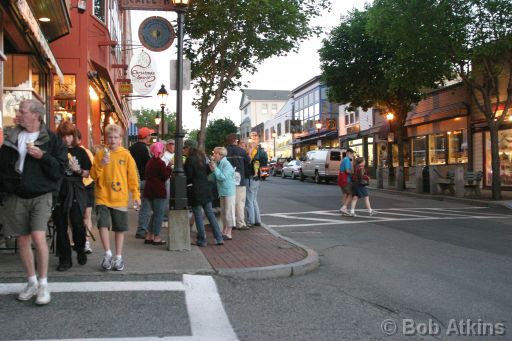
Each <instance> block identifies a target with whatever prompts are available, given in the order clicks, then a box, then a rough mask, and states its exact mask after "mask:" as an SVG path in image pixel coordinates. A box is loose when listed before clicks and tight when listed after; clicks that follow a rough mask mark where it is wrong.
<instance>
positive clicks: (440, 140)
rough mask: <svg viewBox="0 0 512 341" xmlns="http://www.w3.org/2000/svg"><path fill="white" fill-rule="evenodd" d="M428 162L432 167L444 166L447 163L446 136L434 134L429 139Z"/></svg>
mask: <svg viewBox="0 0 512 341" xmlns="http://www.w3.org/2000/svg"><path fill="white" fill-rule="evenodd" d="M428 158H429V159H428V161H429V164H430V165H444V164H445V163H446V136H445V134H432V135H429V137H428Z"/></svg>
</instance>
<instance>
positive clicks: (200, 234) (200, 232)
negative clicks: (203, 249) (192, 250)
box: [192, 201, 222, 245]
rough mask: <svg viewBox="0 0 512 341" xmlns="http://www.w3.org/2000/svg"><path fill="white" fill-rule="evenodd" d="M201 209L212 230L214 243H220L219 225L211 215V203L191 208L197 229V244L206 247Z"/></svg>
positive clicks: (213, 215)
mask: <svg viewBox="0 0 512 341" xmlns="http://www.w3.org/2000/svg"><path fill="white" fill-rule="evenodd" d="M201 208H202V209H203V210H204V213H205V214H206V217H207V218H208V221H209V222H210V225H211V226H212V228H213V236H214V237H215V241H217V243H220V242H222V233H221V232H220V227H219V223H218V222H217V219H216V218H215V213H213V208H212V203H211V201H210V202H208V203H206V204H205V205H202V206H201V205H199V206H194V207H192V212H193V213H194V219H195V220H196V227H197V244H198V245H199V244H200V245H206V234H205V231H204V221H203V212H202V210H201Z"/></svg>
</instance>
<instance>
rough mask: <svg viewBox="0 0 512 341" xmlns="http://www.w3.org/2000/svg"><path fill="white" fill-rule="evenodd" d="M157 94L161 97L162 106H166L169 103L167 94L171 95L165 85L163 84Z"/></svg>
mask: <svg viewBox="0 0 512 341" xmlns="http://www.w3.org/2000/svg"><path fill="white" fill-rule="evenodd" d="M156 95H157V96H158V98H160V106H161V107H165V104H166V103H167V96H169V94H168V93H167V90H165V85H163V84H162V86H161V87H160V90H158V92H157V94H156Z"/></svg>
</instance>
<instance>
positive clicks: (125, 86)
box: [119, 83, 133, 95]
mask: <svg viewBox="0 0 512 341" xmlns="http://www.w3.org/2000/svg"><path fill="white" fill-rule="evenodd" d="M132 92H133V85H132V83H120V84H119V94H121V95H130V94H131V93H132Z"/></svg>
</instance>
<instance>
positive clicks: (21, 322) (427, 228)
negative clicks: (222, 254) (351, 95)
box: [0, 177, 512, 341]
mask: <svg viewBox="0 0 512 341" xmlns="http://www.w3.org/2000/svg"><path fill="white" fill-rule="evenodd" d="M370 193H371V199H372V204H373V206H374V208H375V209H377V210H378V211H379V214H378V215H376V216H373V217H369V216H368V214H367V212H365V210H363V209H362V207H361V205H362V203H359V207H358V208H360V210H358V211H357V214H358V216H357V217H354V218H352V217H342V216H341V215H340V214H339V212H338V211H337V210H338V209H339V206H340V205H339V196H340V195H339V188H338V187H337V186H335V185H332V184H320V185H317V184H314V183H313V182H311V181H306V182H299V181H298V180H291V179H281V178H277V177H272V178H270V179H269V180H267V181H265V182H264V183H263V184H262V187H261V189H260V195H259V202H260V207H261V210H262V213H263V221H264V222H265V223H266V224H268V225H270V226H272V227H273V228H274V229H275V230H277V231H278V232H279V233H281V234H283V235H285V236H287V237H290V238H292V239H294V240H296V241H298V242H300V243H302V244H304V245H307V246H308V247H311V248H313V249H315V250H316V251H317V252H318V254H319V255H320V262H321V264H320V267H319V268H318V269H317V270H316V271H314V272H311V273H308V274H306V275H303V276H297V277H290V278H284V279H274V280H258V281H255V280H235V279H229V278H223V277H217V276H216V277H214V278H213V280H214V281H212V283H215V286H216V290H213V291H211V292H210V291H209V290H210V289H212V287H211V285H210V286H204V287H202V286H201V285H200V284H197V283H201V281H204V280H207V281H208V280H209V279H208V278H209V277H208V276H205V277H194V276H192V277H187V278H188V279H189V280H190V281H191V283H192V284H191V285H190V284H186V282H187V279H185V278H184V277H186V276H184V277H182V276H124V277H123V280H124V281H127V282H128V281H129V282H130V283H131V284H130V285H131V287H133V286H140V288H139V289H138V290H136V291H133V289H130V290H131V291H128V290H127V291H123V290H118V291H115V292H105V291H95V289H94V285H95V284H94V282H96V281H109V280H113V279H114V277H109V276H92V277H91V278H84V277H80V278H67V279H66V281H70V282H74V281H80V282H81V283H80V284H79V288H78V289H76V288H75V289H76V291H75V292H70V291H72V289H70V288H68V287H67V284H66V283H63V284H62V288H63V289H62V292H55V293H54V294H53V300H52V303H51V305H49V306H48V307H35V306H33V305H32V304H30V303H19V302H16V301H15V300H13V295H0V307H1V309H0V320H1V321H2V324H1V327H0V339H2V340H6V339H10V340H22V339H23V340H25V339H31V340H34V339H50V340H57V339H75V338H104V339H105V340H106V339H108V338H118V339H117V340H125V339H127V338H128V337H131V338H133V339H135V340H157V339H159V338H161V337H164V336H165V337H166V338H165V340H193V339H194V338H192V337H190V336H191V335H192V334H194V335H198V334H197V333H199V334H201V335H202V336H203V337H202V338H196V339H201V340H223V341H224V340H229V339H239V340H255V341H256V340H258V341H260V340H382V339H386V340H405V339H407V340H410V339H418V340H429V339H441V340H467V339H472V340H482V339H487V337H484V336H485V335H490V334H496V335H498V336H496V337H491V336H489V337H488V339H492V340H500V339H503V340H507V339H510V338H511V337H510V334H511V333H512V293H511V290H510V278H511V273H512V262H511V258H512V249H511V247H510V245H511V242H512V220H511V219H510V217H511V212H510V211H509V210H505V209H491V208H479V207H474V206H467V205H461V204H456V203H447V202H442V201H433V200H422V199H417V198H412V197H405V196H395V195H389V194H383V193H381V192H377V191H371V190H370ZM115 278H116V280H118V279H119V277H118V276H116V277H115ZM12 281H17V280H16V279H12ZM18 281H19V280H18ZM84 281H87V282H89V283H90V284H87V283H83V282H84ZM197 281H199V282H197ZM162 283H163V284H162ZM158 285H170V286H171V287H170V289H166V290H157V291H151V288H155V286H158ZM105 286H106V285H101V287H102V288H103V287H105ZM116 286H119V284H116ZM205 288H206V289H205ZM75 289H73V290H75ZM191 289H193V290H192V291H190V290H191ZM102 290H103V289H102ZM468 319H469V322H468V321H467V320H468ZM395 327H396V329H394V328H395ZM448 333H449V334H450V335H447V334H448ZM503 333H505V334H504V335H503ZM235 334H236V337H233V335H235ZM388 334H392V335H391V336H388ZM468 335H469V336H472V337H467V336H468ZM500 335H501V336H500ZM148 336H152V337H154V338H152V339H151V338H147V337H148Z"/></svg>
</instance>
